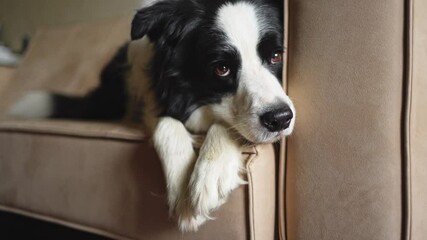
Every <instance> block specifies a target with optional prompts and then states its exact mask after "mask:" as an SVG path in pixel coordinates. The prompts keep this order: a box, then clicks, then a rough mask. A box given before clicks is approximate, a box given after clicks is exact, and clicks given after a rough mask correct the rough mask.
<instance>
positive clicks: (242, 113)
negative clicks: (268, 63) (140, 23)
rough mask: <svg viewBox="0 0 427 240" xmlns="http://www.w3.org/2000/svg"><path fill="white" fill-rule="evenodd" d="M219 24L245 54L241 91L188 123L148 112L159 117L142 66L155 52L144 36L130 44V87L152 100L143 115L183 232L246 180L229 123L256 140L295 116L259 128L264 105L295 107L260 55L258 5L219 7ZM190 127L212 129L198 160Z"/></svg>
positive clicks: (267, 137)
mask: <svg viewBox="0 0 427 240" xmlns="http://www.w3.org/2000/svg"><path fill="white" fill-rule="evenodd" d="M216 23H217V25H218V27H220V28H221V29H222V30H223V31H224V32H225V33H226V36H227V38H228V41H229V43H230V44H231V45H233V46H235V47H236V48H237V49H238V51H239V53H240V54H241V58H242V70H241V76H240V80H239V81H240V84H239V88H238V91H237V94H235V95H233V96H229V97H227V98H225V99H223V101H222V102H221V103H220V104H210V105H206V106H203V107H201V108H199V109H197V110H196V111H195V112H193V113H192V115H191V116H190V118H189V119H188V120H187V121H186V122H185V126H184V125H183V124H182V123H181V122H179V121H177V120H174V119H172V118H168V117H166V118H160V119H156V118H155V117H150V116H147V114H149V115H151V116H157V112H156V111H158V108H157V106H155V105H152V104H154V103H155V101H154V95H153V93H150V91H149V88H147V85H146V84H147V83H148V80H147V81H142V80H143V79H148V78H147V77H148V76H146V75H144V73H143V72H144V69H140V67H141V66H147V65H146V63H147V62H148V59H147V53H150V52H152V50H150V48H151V43H149V40H148V39H147V38H143V39H142V40H138V41H136V42H135V43H132V44H131V47H130V51H131V52H133V53H131V54H129V55H130V56H131V57H130V58H131V59H130V60H131V62H132V66H133V69H132V70H131V75H130V84H129V86H130V87H131V88H130V89H131V90H132V91H133V92H134V91H136V95H137V96H138V97H142V98H144V102H145V103H148V104H146V105H145V106H149V107H151V108H152V109H151V110H150V109H148V110H145V111H144V119H145V120H146V125H147V126H148V127H149V128H152V129H154V130H153V140H154V146H155V148H156V149H157V152H158V154H159V156H160V159H161V161H162V165H163V169H164V172H165V175H166V182H167V191H168V203H169V207H170V210H171V212H172V213H174V214H176V215H177V217H178V220H179V226H180V229H181V230H183V231H196V230H197V229H198V227H199V226H200V225H201V224H203V223H204V222H205V221H206V220H207V219H210V214H211V212H212V211H213V210H214V209H217V208H218V207H219V206H220V205H222V204H223V203H224V202H225V200H226V199H227V197H228V196H229V194H230V193H231V191H232V190H234V189H235V188H237V187H238V186H239V185H241V184H243V183H244V181H243V180H242V179H241V178H240V176H239V173H240V172H241V170H242V154H241V152H242V149H241V148H240V145H239V143H238V142H237V140H236V139H235V137H233V136H231V135H230V133H229V132H230V131H229V130H228V129H227V128H230V127H233V128H234V129H236V130H237V131H238V132H239V133H240V134H241V135H243V136H244V137H245V138H247V139H249V140H251V141H254V142H266V141H271V142H273V141H275V140H277V139H278V138H279V137H280V136H284V135H286V134H289V133H290V132H291V131H292V128H293V124H294V121H292V123H291V126H290V127H289V128H288V129H286V130H284V131H283V132H282V133H275V134H273V133H269V132H266V131H265V130H260V129H263V126H261V125H260V122H259V114H260V113H261V111H263V110H264V109H263V106H269V105H272V104H274V103H275V102H278V101H282V102H285V103H287V104H288V105H289V106H290V108H291V110H292V111H293V112H295V110H294V107H293V105H292V102H291V101H290V99H289V98H288V97H287V96H286V94H284V92H283V89H282V87H281V86H280V83H279V82H278V81H277V78H276V77H275V76H274V75H273V74H272V73H271V72H270V71H269V70H268V69H267V68H266V67H264V66H263V63H262V62H261V60H260V59H259V57H258V54H257V44H258V42H259V40H260V31H261V29H260V28H261V27H262V25H263V23H262V22H261V21H260V20H259V19H258V17H257V12H256V9H255V8H254V6H253V5H251V4H248V3H244V2H241V3H237V4H227V5H224V6H223V7H222V8H221V9H220V10H219V11H218V14H217V16H216ZM148 55H150V54H148ZM144 82H145V83H144ZM133 83H137V84H138V85H137V86H135V85H134V84H133ZM154 126H155V127H154ZM189 131H191V132H192V133H206V132H207V136H206V139H205V141H204V143H203V145H202V147H201V149H200V153H199V157H198V158H197V161H196V153H195V151H194V148H193V145H192V142H193V140H192V137H191V135H190V133H189ZM193 166H194V169H192V167H193Z"/></svg>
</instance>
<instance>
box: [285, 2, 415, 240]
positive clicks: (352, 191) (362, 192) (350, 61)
mask: <svg viewBox="0 0 427 240" xmlns="http://www.w3.org/2000/svg"><path fill="white" fill-rule="evenodd" d="M405 10H407V8H406V6H405V1H386V0H379V1H346V2H345V3H344V2H339V1H333V0H327V1H312V0H301V1H290V6H289V14H290V15H289V18H290V25H289V38H290V39H289V69H288V90H289V95H290V96H291V98H293V100H294V102H295V105H296V109H297V112H298V116H297V121H296V128H295V133H294V135H293V136H292V137H291V138H290V139H289V140H288V145H287V150H288V152H287V169H286V171H287V172H286V173H287V176H286V217H287V219H286V220H287V221H286V222H287V236H288V237H289V239H387V240H389V239H401V237H402V231H403V232H404V234H405V228H407V226H404V229H403V230H402V223H404V222H405V221H407V218H408V216H407V215H406V205H405V202H404V201H402V199H403V198H404V196H405V194H406V192H405V189H404V188H402V185H404V184H405V182H406V180H405V179H404V175H403V173H404V171H405V169H404V167H405V166H404V162H405V159H403V158H402V156H403V152H404V151H405V148H404V147H403V146H404V143H405V142H404V141H405V140H404V139H403V138H402V137H403V136H402V133H403V131H404V129H405V128H404V121H403V120H402V111H404V110H405V109H406V104H405V102H406V100H405V95H404V94H403V93H404V90H405V88H404V85H405V84H407V81H406V78H405V72H406V69H407V66H408V65H407V64H408V63H407V62H406V56H405V54H404V53H405V48H404V46H405V44H406V40H405V39H406V35H405V29H406V28H408V26H405V24H406V23H407V22H408V16H409V15H407V13H405ZM420 14H422V13H420ZM404 79H405V80H404ZM402 80H404V81H403V82H404V83H403V84H402Z"/></svg>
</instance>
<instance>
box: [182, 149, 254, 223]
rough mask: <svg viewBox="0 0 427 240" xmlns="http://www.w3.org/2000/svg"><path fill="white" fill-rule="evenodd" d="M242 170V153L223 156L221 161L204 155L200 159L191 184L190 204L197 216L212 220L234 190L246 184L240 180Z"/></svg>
mask: <svg viewBox="0 0 427 240" xmlns="http://www.w3.org/2000/svg"><path fill="white" fill-rule="evenodd" d="M233 158H234V159H233ZM241 169H242V166H241V153H240V151H239V152H235V153H230V154H221V157H220V158H219V159H211V158H209V156H206V155H203V154H202V155H201V156H200V157H199V159H198V160H197V163H196V166H195V168H194V171H193V174H192V176H191V179H190V184H189V191H190V203H191V207H192V209H193V211H194V213H195V215H196V216H203V217H204V218H206V219H211V217H210V214H211V212H212V211H213V210H215V209H217V208H218V207H220V206H221V205H222V204H224V203H225V201H226V200H227V197H228V196H229V195H230V193H231V192H232V191H233V190H234V189H236V188H237V187H238V186H240V185H242V184H245V183H246V182H245V181H243V180H242V179H241V178H240V174H239V173H240V171H241Z"/></svg>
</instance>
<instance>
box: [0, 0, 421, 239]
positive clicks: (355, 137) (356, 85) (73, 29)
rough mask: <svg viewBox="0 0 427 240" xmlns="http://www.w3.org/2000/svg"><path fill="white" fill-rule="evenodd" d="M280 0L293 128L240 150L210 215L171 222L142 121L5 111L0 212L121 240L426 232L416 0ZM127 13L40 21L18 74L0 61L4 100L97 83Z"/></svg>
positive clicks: (0, 101)
mask: <svg viewBox="0 0 427 240" xmlns="http://www.w3.org/2000/svg"><path fill="white" fill-rule="evenodd" d="M285 6H286V7H285V11H286V16H287V17H288V18H287V19H286V24H285V25H286V26H287V28H286V33H287V34H286V36H287V37H289V38H288V39H287V41H286V45H287V46H288V51H287V54H288V66H287V69H285V75H286V76H287V82H286V83H287V84H286V85H287V90H288V92H289V95H290V96H291V98H293V100H294V102H295V104H296V107H297V110H298V113H297V114H298V116H297V125H296V130H295V133H294V134H293V136H292V137H291V138H289V139H288V140H287V143H286V144H285V143H283V144H282V145H281V149H280V151H279V152H277V153H276V151H275V150H274V148H273V146H271V145H267V146H258V147H256V148H254V149H248V151H246V152H244V153H242V154H245V155H246V156H247V178H248V181H249V184H248V186H245V187H241V188H239V189H238V190H236V191H235V192H234V193H233V194H232V197H231V199H230V200H229V201H228V202H227V203H226V204H225V205H224V206H222V207H221V208H220V209H219V210H218V212H217V213H216V214H215V216H216V217H217V219H216V220H215V221H210V222H208V223H207V224H206V225H204V226H203V227H202V228H201V230H200V231H199V232H198V233H194V234H181V233H179V232H178V231H177V229H176V226H175V224H174V222H173V221H172V220H170V219H169V218H168V215H167V207H166V204H165V199H164V193H165V191H164V182H163V177H162V172H161V169H160V164H159V161H158V160H157V158H156V155H155V153H154V151H153V149H152V147H151V146H150V143H149V141H147V139H146V138H145V137H144V135H143V133H141V132H140V131H139V130H138V129H136V128H134V127H132V126H126V125H124V124H121V123H100V122H74V121H17V120H15V119H9V118H7V117H5V116H4V115H3V116H2V120H1V121H0V210H2V211H7V212H13V213H17V214H22V215H26V216H30V217H33V218H37V219H42V220H46V221H50V222H54V223H58V224H61V225H66V226H69V227H72V228H77V229H80V230H84V231H88V232H92V233H96V234H99V235H103V236H108V237H112V238H117V239H256V240H267V239H274V238H275V237H277V238H280V239H282V240H284V239H290V240H294V239H298V240H299V239H301V240H307V239H308V240H312V239H325V240H331V239H345V240H347V239H349V240H350V239H382V240H391V239H405V240H406V239H407V240H409V239H412V240H421V239H425V236H426V235H427V204H426V202H427V188H426V187H425V183H426V182H427V110H426V109H427V99H426V98H425V97H424V95H425V94H426V93H427V66H426V64H427V17H426V15H425V13H424V12H425V9H427V4H426V2H425V1H421V0H412V1H410V0H406V1H389V0H378V1H344V2H343V1H337V0H326V1H316V0H290V1H289V2H287V1H285ZM129 19H130V18H124V19H117V20H112V21H106V22H101V23H95V24H87V25H79V26H68V27H64V28H60V29H41V30H39V31H38V32H37V34H36V35H35V36H34V39H33V42H32V45H31V47H30V49H29V52H28V53H27V55H26V57H25V59H24V61H23V63H22V64H21V65H20V66H19V67H18V68H17V70H16V72H15V74H13V76H12V77H7V76H10V75H11V74H10V69H9V70H3V71H0V88H1V89H0V94H1V98H0V111H2V112H4V111H5V109H6V108H7V106H8V105H9V104H10V103H12V102H13V101H15V100H16V99H17V98H18V97H19V96H21V95H22V94H24V92H25V91H26V90H29V89H50V90H58V91H62V92H65V93H73V94H84V93H85V92H87V91H88V90H89V89H91V88H93V87H94V86H95V85H96V82H97V75H98V74H99V71H100V69H101V67H102V65H103V64H105V62H106V61H108V58H109V57H110V56H112V54H113V53H114V51H115V49H116V48H117V47H118V46H119V45H121V44H122V43H123V42H125V41H126V40H127V36H128V30H129V26H128V23H129ZM81 49H85V51H81ZM6 71H7V73H6ZM8 79H9V80H8ZM5 82H6V83H5ZM7 82H8V83H7ZM276 160H278V161H276ZM276 172H277V173H278V174H276ZM276 183H277V184H276ZM276 200H277V201H276ZM276 213H277V217H276ZM275 225H277V226H278V227H277V234H275Z"/></svg>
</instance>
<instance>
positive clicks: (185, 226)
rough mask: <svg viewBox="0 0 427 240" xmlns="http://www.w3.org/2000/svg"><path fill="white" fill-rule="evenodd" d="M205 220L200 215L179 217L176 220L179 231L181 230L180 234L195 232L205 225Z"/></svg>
mask: <svg viewBox="0 0 427 240" xmlns="http://www.w3.org/2000/svg"><path fill="white" fill-rule="evenodd" d="M206 220H207V219H206V218H205V217H203V216H201V215H197V216H193V215H186V216H180V217H179V218H178V226H179V230H181V232H197V231H198V230H199V227H200V226H201V225H202V224H203V223H205V222H206Z"/></svg>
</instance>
